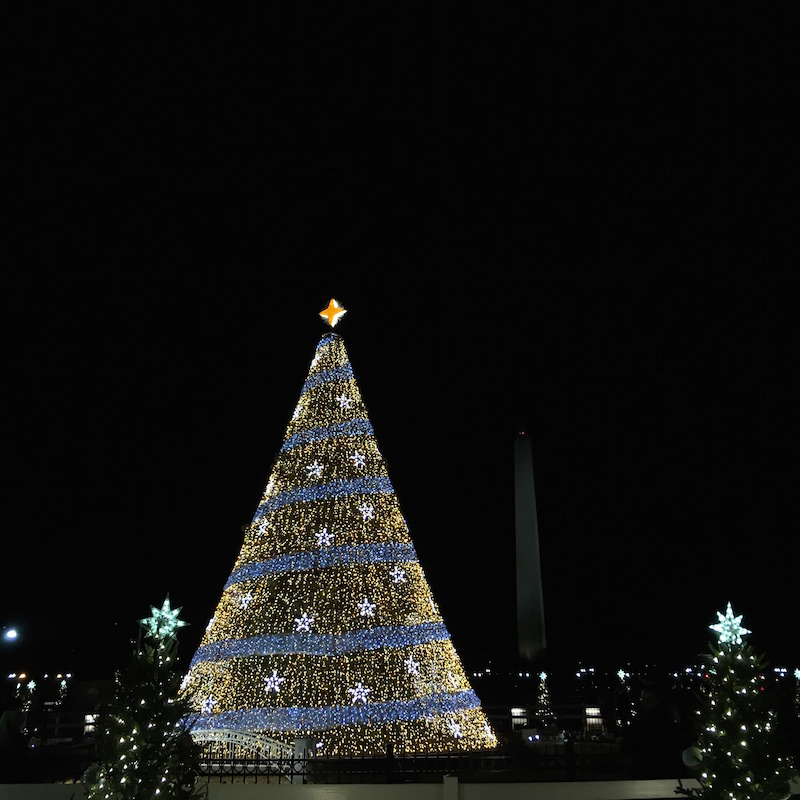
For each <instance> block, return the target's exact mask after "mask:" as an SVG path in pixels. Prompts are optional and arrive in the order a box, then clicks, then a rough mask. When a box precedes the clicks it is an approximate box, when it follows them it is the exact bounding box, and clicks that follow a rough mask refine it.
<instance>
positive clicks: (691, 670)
mask: <svg viewBox="0 0 800 800" xmlns="http://www.w3.org/2000/svg"><path fill="white" fill-rule="evenodd" d="M647 668H648V665H647V664H645V669H647ZM772 671H773V672H774V673H775V676H776V677H775V680H778V679H779V678H785V677H786V676H787V675H788V674H789V670H788V669H787V668H786V667H774V668H773V670H772ZM615 674H616V676H617V677H618V678H619V679H620V680H621V681H624V680H625V679H626V678H630V677H631V673H630V672H626V671H625V670H623V669H620V670H617V672H616V673H615ZM683 674H684V675H691V676H692V677H698V678H702V677H704V676H705V675H706V673H705V672H704V671H703V670H701V669H700V668H699V667H686V669H685V670H684V671H683ZM491 675H492V670H491V668H490V667H486V668H485V669H483V670H480V671H476V672H473V673H472V677H473V678H484V677H490V676H491ZM594 675H595V668H594V667H581V668H580V669H579V670H578V671H577V672H576V673H575V677H576V678H586V677H593V676H594ZM517 677H519V678H530V677H531V673H530V672H518V673H517ZM538 677H539V678H540V679H541V677H542V673H538ZM672 677H673V678H680V677H681V674H680V673H678V672H673V673H672ZM794 677H795V678H796V679H797V680H798V681H800V668H798V669H795V671H794Z"/></svg>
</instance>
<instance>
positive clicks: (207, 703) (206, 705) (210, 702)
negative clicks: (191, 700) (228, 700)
mask: <svg viewBox="0 0 800 800" xmlns="http://www.w3.org/2000/svg"><path fill="white" fill-rule="evenodd" d="M215 705H217V701H216V699H215V698H214V695H213V694H211V695H209V696H208V697H206V698H205V699H204V700H203V703H202V705H201V706H200V709H201V712H202V713H203V714H211V713H212V712H213V711H214V706H215Z"/></svg>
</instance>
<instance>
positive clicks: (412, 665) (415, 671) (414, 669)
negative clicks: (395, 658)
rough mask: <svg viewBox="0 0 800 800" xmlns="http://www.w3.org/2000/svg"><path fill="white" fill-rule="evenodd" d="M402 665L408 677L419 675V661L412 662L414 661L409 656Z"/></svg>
mask: <svg viewBox="0 0 800 800" xmlns="http://www.w3.org/2000/svg"><path fill="white" fill-rule="evenodd" d="M403 663H404V664H405V665H406V668H407V669H408V674H409V675H419V661H414V659H413V658H412V657H411V656H409V657H408V658H407V659H406V660H405V661H404V662H403Z"/></svg>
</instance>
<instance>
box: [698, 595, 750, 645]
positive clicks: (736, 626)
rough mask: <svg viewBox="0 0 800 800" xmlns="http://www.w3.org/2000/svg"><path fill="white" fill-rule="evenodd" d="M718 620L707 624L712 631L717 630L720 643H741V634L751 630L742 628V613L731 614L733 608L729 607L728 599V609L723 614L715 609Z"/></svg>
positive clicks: (743, 634)
mask: <svg viewBox="0 0 800 800" xmlns="http://www.w3.org/2000/svg"><path fill="white" fill-rule="evenodd" d="M717 616H718V617H719V622H718V623H717V624H716V625H709V626H708V627H709V628H711V630H712V631H716V632H717V636H718V637H719V641H720V644H741V643H742V636H745V635H746V634H748V633H751V631H749V630H747V628H743V627H742V625H741V622H742V615H741V614H740V615H739V616H738V617H734V616H733V609H732V608H731V604H730V601H729V602H728V609H727V611H726V612H725V614H724V615H723V614H722V613H721V612H720V611H717Z"/></svg>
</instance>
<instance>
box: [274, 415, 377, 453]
mask: <svg viewBox="0 0 800 800" xmlns="http://www.w3.org/2000/svg"><path fill="white" fill-rule="evenodd" d="M374 433H375V431H374V430H373V429H372V425H371V424H370V421H369V420H368V419H353V420H349V421H348V422H340V423H339V424H338V425H330V426H328V427H325V428H310V429H309V430H305V431H300V432H299V433H296V434H294V436H289V437H288V438H287V439H286V440H285V441H284V443H283V446H282V447H281V453H286V452H288V451H289V450H292V449H294V448H295V447H297V446H298V445H301V444H308V443H309V442H321V441H324V440H325V439H336V438H338V437H340V436H371V435H373V434H374Z"/></svg>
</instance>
